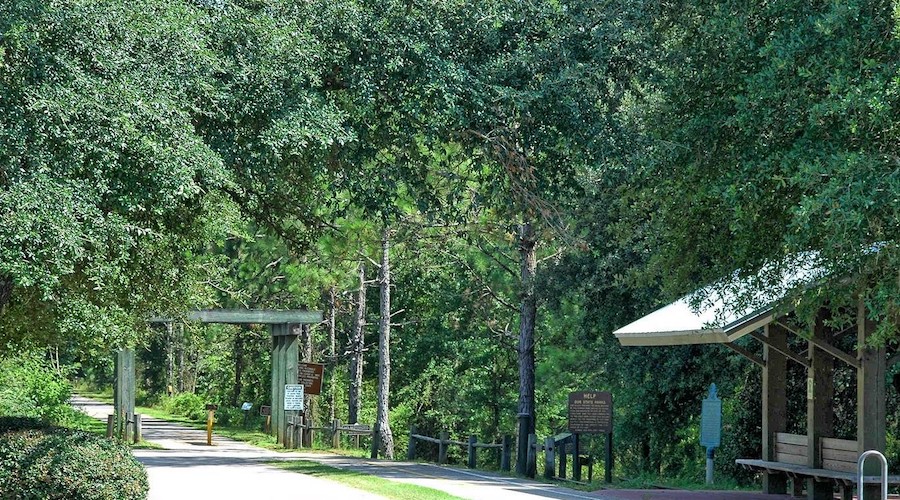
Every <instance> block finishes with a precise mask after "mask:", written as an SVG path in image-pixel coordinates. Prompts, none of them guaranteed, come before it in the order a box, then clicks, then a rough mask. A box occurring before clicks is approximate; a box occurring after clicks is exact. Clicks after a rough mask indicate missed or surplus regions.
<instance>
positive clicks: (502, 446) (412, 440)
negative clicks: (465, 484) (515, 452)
mask: <svg viewBox="0 0 900 500" xmlns="http://www.w3.org/2000/svg"><path fill="white" fill-rule="evenodd" d="M416 441H424V442H426V443H434V444H436V445H438V463H439V464H446V463H447V447H448V446H449V445H454V446H465V447H466V451H467V460H466V465H467V466H468V467H469V468H470V469H474V468H476V466H477V462H478V460H477V454H478V448H485V449H498V450H500V469H501V470H504V471H508V470H509V469H510V465H509V461H510V455H511V451H512V437H510V436H503V439H502V440H501V442H500V443H479V442H478V436H475V435H471V436H469V439H468V440H467V441H454V440H452V439H450V433H449V432H447V431H441V433H440V436H439V437H436V438H435V437H431V436H424V435H422V434H418V433H417V432H416V426H414V425H413V426H411V427H410V429H409V447H408V448H407V450H406V458H407V459H408V460H415V458H416Z"/></svg>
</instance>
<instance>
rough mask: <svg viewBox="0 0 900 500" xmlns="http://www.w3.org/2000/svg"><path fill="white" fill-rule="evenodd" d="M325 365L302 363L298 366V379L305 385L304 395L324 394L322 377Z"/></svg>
mask: <svg viewBox="0 0 900 500" xmlns="http://www.w3.org/2000/svg"><path fill="white" fill-rule="evenodd" d="M324 373H325V365H322V364H319V363H300V364H299V365H298V366H297V378H298V379H299V382H300V383H301V384H303V393H304V394H321V393H322V375H323V374H324Z"/></svg>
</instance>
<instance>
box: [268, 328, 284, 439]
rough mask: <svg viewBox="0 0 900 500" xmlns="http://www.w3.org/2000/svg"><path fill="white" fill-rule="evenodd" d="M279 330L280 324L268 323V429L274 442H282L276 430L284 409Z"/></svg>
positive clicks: (281, 437) (281, 436)
mask: <svg viewBox="0 0 900 500" xmlns="http://www.w3.org/2000/svg"><path fill="white" fill-rule="evenodd" d="M280 330H281V325H269V333H270V334H271V335H272V377H271V379H272V388H271V390H272V407H271V410H270V417H271V419H270V420H271V425H270V431H271V433H272V434H273V435H274V436H275V442H277V443H282V444H283V443H284V441H283V438H284V436H283V435H281V433H280V432H279V431H278V429H279V428H280V425H279V423H280V422H281V416H283V413H284V410H283V409H282V407H283V405H284V396H283V395H282V394H281V391H282V390H283V389H282V388H281V384H282V382H281V379H282V373H283V371H282V368H281V361H282V356H281V345H282V336H281V335H278V334H279V333H280Z"/></svg>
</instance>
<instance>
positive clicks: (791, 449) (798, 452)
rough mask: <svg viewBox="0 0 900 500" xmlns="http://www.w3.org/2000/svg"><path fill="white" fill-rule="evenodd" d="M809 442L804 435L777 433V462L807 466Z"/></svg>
mask: <svg viewBox="0 0 900 500" xmlns="http://www.w3.org/2000/svg"><path fill="white" fill-rule="evenodd" d="M808 448H809V445H808V442H807V439H806V436H804V435H802V434H788V433H786V432H778V433H775V461H776V462H781V463H785V464H796V465H806V464H807V463H808V462H809V459H808V458H807V457H808V456H809V453H808Z"/></svg>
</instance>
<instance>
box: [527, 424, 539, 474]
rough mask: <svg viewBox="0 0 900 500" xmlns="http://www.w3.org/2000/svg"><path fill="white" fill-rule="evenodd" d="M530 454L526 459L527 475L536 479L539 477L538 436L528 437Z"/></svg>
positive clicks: (530, 435) (531, 435)
mask: <svg viewBox="0 0 900 500" xmlns="http://www.w3.org/2000/svg"><path fill="white" fill-rule="evenodd" d="M527 452H528V454H527V455H526V459H525V475H526V476H528V477H532V478H533V477H534V476H536V475H537V436H536V435H535V434H529V435H528V450H527Z"/></svg>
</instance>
